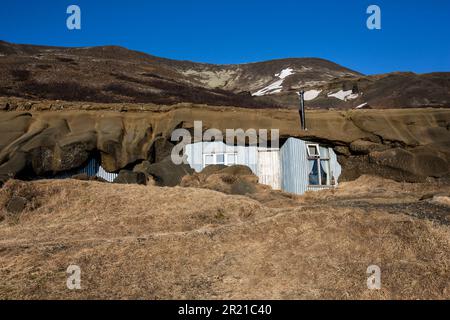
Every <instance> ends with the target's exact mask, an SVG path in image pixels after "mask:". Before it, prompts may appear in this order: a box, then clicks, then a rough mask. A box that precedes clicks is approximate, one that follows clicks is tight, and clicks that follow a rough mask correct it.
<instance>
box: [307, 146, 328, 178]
mask: <svg viewBox="0 0 450 320" xmlns="http://www.w3.org/2000/svg"><path fill="white" fill-rule="evenodd" d="M306 149H307V151H308V170H309V185H311V186H329V185H331V184H332V183H331V182H332V178H331V169H330V153H329V151H328V148H326V147H319V145H318V144H307V145H306Z"/></svg>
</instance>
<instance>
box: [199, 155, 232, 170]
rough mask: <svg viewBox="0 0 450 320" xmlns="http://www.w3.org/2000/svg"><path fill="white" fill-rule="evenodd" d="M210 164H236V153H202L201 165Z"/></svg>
mask: <svg viewBox="0 0 450 320" xmlns="http://www.w3.org/2000/svg"><path fill="white" fill-rule="evenodd" d="M212 164H224V165H226V166H231V165H234V164H237V155H236V153H210V154H204V155H203V166H204V167H206V166H209V165H212Z"/></svg>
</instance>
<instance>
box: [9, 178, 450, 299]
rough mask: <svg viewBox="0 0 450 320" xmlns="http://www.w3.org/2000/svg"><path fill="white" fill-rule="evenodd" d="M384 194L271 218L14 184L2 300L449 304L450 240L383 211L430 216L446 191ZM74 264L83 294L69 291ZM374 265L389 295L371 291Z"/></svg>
mask: <svg viewBox="0 0 450 320" xmlns="http://www.w3.org/2000/svg"><path fill="white" fill-rule="evenodd" d="M225 180H227V179H225ZM227 181H228V180H227ZM380 181H381V180H376V179H375V180H374V179H372V178H370V177H363V178H362V180H361V181H356V182H354V183H349V184H347V185H345V184H343V185H342V189H338V190H337V191H335V192H334V196H335V198H334V200H333V199H332V198H329V197H328V196H324V195H322V193H315V194H309V195H307V196H306V197H303V198H302V200H301V201H299V202H298V203H297V205H296V206H292V203H291V204H289V205H287V206H283V202H281V201H280V202H279V205H278V206H274V205H271V206H270V207H269V206H267V205H265V204H262V203H261V202H259V201H256V200H254V199H250V198H249V197H247V196H241V195H226V194H224V193H221V192H216V191H212V190H206V189H201V188H182V187H174V188H167V187H166V188H160V187H154V186H136V185H115V184H104V183H98V182H93V181H89V182H88V181H74V180H60V181H54V180H53V181H50V180H47V181H46V180H42V181H37V182H19V181H9V182H8V183H7V184H6V185H5V186H4V187H3V188H2V189H0V199H1V206H0V208H1V209H0V210H1V212H2V213H3V214H4V213H5V210H6V208H5V205H6V204H7V202H8V201H9V200H11V198H12V197H14V196H20V197H24V198H26V199H31V200H29V201H30V205H27V206H26V208H25V209H24V210H23V211H22V212H21V214H20V215H19V216H18V219H17V221H16V222H15V223H10V222H9V221H7V220H4V221H3V222H1V223H0V261H1V266H0V277H1V278H2V281H1V282H0V298H2V299H11V298H21V299H29V298H38V299H43V298H46V299H47V298H56V299H65V298H73V299H79V298H107V299H114V298H121V299H124V298H131V299H133V298H136V299H137V298H148V299H191V298H192V299H198V298H208V299H221V298H231V299H233V298H235V299H237V298H268V299H304V298H312V299H323V298H327V299H433V298H436V299H448V298H450V281H449V280H450V265H449V261H450V251H449V249H448V248H449V244H450V230H449V226H448V225H446V224H442V223H439V222H435V221H432V220H430V219H428V218H427V217H422V218H417V217H414V216H411V215H408V214H404V213H401V212H397V213H395V214H394V213H392V212H388V211H386V210H384V209H382V208H381V209H380V208H379V207H373V206H371V205H370V204H371V203H372V204H373V203H382V202H383V201H384V202H385V203H394V202H395V203H397V204H402V203H410V202H412V201H416V202H424V201H425V202H424V203H428V202H427V201H432V200H430V199H433V198H430V199H426V200H420V198H421V197H422V196H423V194H424V193H428V194H429V193H433V192H438V190H436V189H437V188H436V187H433V186H430V185H419V184H397V183H393V182H391V181H384V185H383V186H380ZM228 182H230V181H228ZM362 182H363V183H365V184H369V186H363V185H361V183H362ZM376 185H378V186H379V187H378V189H381V188H384V191H383V192H381V191H379V192H378V193H376V195H377V196H376V197H371V199H369V197H368V195H369V193H366V191H367V190H368V188H373V187H374V186H376ZM443 191H445V188H443V187H442V186H441V187H440V191H439V192H441V193H442V192H443ZM327 193H330V191H329V192H325V193H323V194H327ZM262 194H263V193H261V196H262ZM383 199H384V200H383ZM319 200H320V201H319ZM361 200H364V201H366V205H365V206H355V205H354V204H355V203H357V202H358V201H361ZM369 200H370V201H369ZM336 201H340V204H339V205H337V204H338V203H337V202H336ZM433 201H434V200H433ZM33 203H34V205H32V204H33ZM272 204H273V203H272ZM70 264H77V265H79V266H80V267H81V270H82V282H81V285H82V289H81V290H75V291H71V290H68V289H67V288H66V279H67V275H66V269H67V267H68V266H69V265H70ZM372 264H376V265H378V266H380V268H381V271H382V276H381V279H382V287H381V289H380V290H373V291H372V290H368V289H367V286H366V280H367V277H368V275H367V274H366V269H367V267H368V266H369V265H372Z"/></svg>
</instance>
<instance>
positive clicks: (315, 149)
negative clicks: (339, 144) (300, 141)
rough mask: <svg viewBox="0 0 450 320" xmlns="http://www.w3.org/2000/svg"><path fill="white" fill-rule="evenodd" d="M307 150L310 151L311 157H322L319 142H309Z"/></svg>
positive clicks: (309, 155)
mask: <svg viewBox="0 0 450 320" xmlns="http://www.w3.org/2000/svg"><path fill="white" fill-rule="evenodd" d="M306 150H307V151H308V157H309V158H319V157H320V152H319V145H318V144H307V145H306Z"/></svg>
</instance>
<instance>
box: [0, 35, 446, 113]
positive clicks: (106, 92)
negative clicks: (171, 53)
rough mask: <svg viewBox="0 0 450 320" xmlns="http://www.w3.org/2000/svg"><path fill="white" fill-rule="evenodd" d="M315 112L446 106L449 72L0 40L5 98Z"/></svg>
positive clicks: (0, 91)
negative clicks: (218, 60)
mask: <svg viewBox="0 0 450 320" xmlns="http://www.w3.org/2000/svg"><path fill="white" fill-rule="evenodd" d="M301 89H304V90H306V92H307V96H306V98H307V99H306V100H307V101H308V103H307V106H308V107H311V108H340V109H346V108H354V107H357V106H361V105H362V104H365V103H367V104H369V105H370V106H372V107H375V108H403V107H430V106H431V107H449V106H450V73H434V74H427V75H417V74H413V73H396V74H388V75H379V76H364V75H362V74H360V73H358V72H355V71H352V70H350V69H347V68H345V67H342V66H339V65H337V64H335V63H333V62H330V61H327V60H323V59H317V58H291V59H279V60H271V61H265V62H256V63H248V64H235V65H213V64H205V63H195V62H190V61H176V60H170V59H165V58H159V57H155V56H152V55H148V54H145V53H141V52H137V51H132V50H128V49H125V48H122V47H117V46H103V47H86V48H62V47H45V46H33V45H18V44H11V43H7V42H0V95H1V96H18V97H24V98H30V99H59V100H67V101H90V102H106V103H117V102H137V103H141V102H142V103H156V104H169V105H171V104H176V103H179V102H191V103H198V104H209V105H222V106H238V107H258V108H264V107H288V108H295V107H296V106H297V104H298V97H297V92H298V91H299V90H301Z"/></svg>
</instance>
